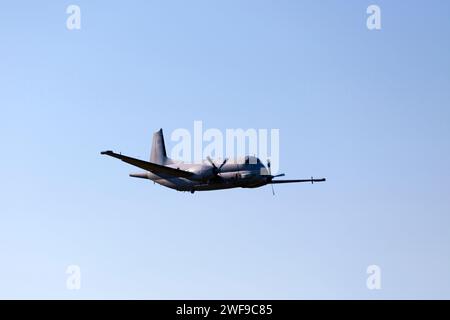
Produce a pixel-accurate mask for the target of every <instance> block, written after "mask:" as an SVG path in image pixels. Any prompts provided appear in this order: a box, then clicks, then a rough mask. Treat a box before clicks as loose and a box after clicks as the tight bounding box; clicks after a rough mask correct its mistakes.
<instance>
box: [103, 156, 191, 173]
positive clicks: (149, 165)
mask: <svg viewBox="0 0 450 320" xmlns="http://www.w3.org/2000/svg"><path fill="white" fill-rule="evenodd" d="M101 154H104V155H107V156H110V157H113V158H117V159H120V160H122V161H123V162H126V163H128V164H131V165H133V166H135V167H139V168H141V169H144V170H146V171H151V172H153V173H156V174H158V173H164V174H168V175H171V176H174V177H182V178H188V177H190V176H192V175H193V173H192V172H189V171H185V170H180V169H175V168H171V167H166V166H163V165H160V164H156V163H153V162H147V161H143V160H139V159H135V158H131V157H127V156H124V155H121V154H118V153H114V152H113V151H111V150H108V151H102V152H101Z"/></svg>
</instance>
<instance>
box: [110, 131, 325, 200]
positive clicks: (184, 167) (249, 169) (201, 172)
mask: <svg viewBox="0 0 450 320" xmlns="http://www.w3.org/2000/svg"><path fill="white" fill-rule="evenodd" d="M101 154H103V155H107V156H110V157H114V158H117V159H120V160H122V161H123V162H126V163H128V164H131V165H133V166H135V167H138V168H141V169H143V170H145V171H144V172H140V173H132V174H130V177H133V178H142V179H148V180H152V181H154V182H156V183H158V184H160V185H163V186H165V187H168V188H171V189H175V190H177V191H188V192H191V193H194V192H195V191H207V190H221V189H230V188H239V187H240V188H258V187H262V186H265V185H267V184H270V185H271V186H272V194H275V193H274V190H273V185H274V184H279V183H294V182H311V183H314V182H323V181H325V178H321V179H314V178H312V177H311V179H296V180H280V179H275V178H279V177H283V176H284V173H282V174H277V175H272V174H271V169H270V161H269V160H268V161H267V167H266V166H264V164H262V162H261V161H260V160H259V159H258V158H257V157H254V156H246V157H243V158H240V159H237V160H236V161H229V160H228V159H224V160H223V161H222V162H221V163H220V164H216V163H214V161H213V160H212V159H211V158H210V157H207V159H206V160H207V161H205V162H204V163H184V162H181V161H175V160H173V159H170V158H168V157H167V154H166V147H165V144H164V136H163V131H162V129H160V130H159V131H157V132H155V133H154V134H153V142H152V149H151V153H150V161H144V160H139V159H136V158H131V157H128V156H125V155H122V154H120V153H115V152H113V151H111V150H108V151H102V152H101Z"/></svg>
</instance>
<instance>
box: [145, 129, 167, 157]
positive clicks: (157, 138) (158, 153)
mask: <svg viewBox="0 0 450 320" xmlns="http://www.w3.org/2000/svg"><path fill="white" fill-rule="evenodd" d="M150 162H153V163H156V164H161V165H164V164H166V163H170V162H171V161H170V159H169V158H168V157H167V154H166V145H165V144H164V136H163V130H162V129H159V130H158V131H156V132H155V133H154V134H153V142H152V150H151V153H150Z"/></svg>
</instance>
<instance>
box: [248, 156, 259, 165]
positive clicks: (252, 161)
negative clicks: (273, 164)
mask: <svg viewBox="0 0 450 320" xmlns="http://www.w3.org/2000/svg"><path fill="white" fill-rule="evenodd" d="M259 163H261V161H259V159H258V158H256V157H250V156H246V157H245V164H259Z"/></svg>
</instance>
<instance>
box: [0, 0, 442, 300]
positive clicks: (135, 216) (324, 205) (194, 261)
mask: <svg viewBox="0 0 450 320" xmlns="http://www.w3.org/2000/svg"><path fill="white" fill-rule="evenodd" d="M373 3H376V4H378V5H379V6H380V7H381V10H382V30H380V31H369V30H368V29H367V28H366V17H367V14H366V8H367V6H368V5H370V4H373ZM69 4H78V5H79V6H80V7H81V15H82V17H81V19H82V20H81V21H82V22H81V27H82V28H81V30H78V31H68V30H67V29H66V18H67V15H66V13H65V10H66V7H67V6H68V5H69ZM449 15H450V2H448V1H438V0H434V1H386V0H385V1H365V0H360V1H356V0H353V1H344V0H341V1H337V0H335V1H331V0H330V1H317V0H309V1H295V0H291V1H289V0H282V1H265V0H263V1H261V0H231V1H207V0H203V1H181V0H180V1H99V0H97V1H10V2H5V3H4V4H3V5H2V9H1V10H0V39H1V43H2V44H1V50H0V90H1V91H0V92H1V94H0V108H1V115H2V116H1V117H0V143H1V150H2V151H1V155H2V156H1V162H0V163H1V166H0V179H1V181H2V183H1V184H0V252H1V255H0V259H1V260H0V298H62V299H79V298H139V299H141V298H150V299H161V298H177V299H197V298H202V299H215V298H236V299H240V298H245V299H259V298H267V299H271V298H273V299H275V298H276V299H278V298H282V299H303V298H309V299H314V298H325V299H330V298H331V299H332V298H340V299H347V298H357V299H360V298H368V299H379V298H447V299H448V298H450V187H449V182H450V166H449V164H450V125H449V124H450V19H449ZM195 120H202V121H203V123H204V126H205V128H219V129H221V130H224V129H226V128H244V129H245V128H267V129H271V128H278V129H280V140H281V146H280V147H281V149H280V152H281V155H280V165H281V171H282V172H285V173H286V175H287V177H288V178H305V177H306V178H307V177H310V176H311V175H314V176H317V177H319V176H325V177H327V179H328V181H327V182H326V183H323V184H314V185H310V184H293V185H278V186H275V188H276V192H277V195H276V196H275V197H273V196H272V195H271V191H270V187H264V188H260V189H255V190H247V189H234V190H227V191H218V192H207V193H195V194H194V195H191V194H189V193H178V192H175V191H173V190H170V189H166V188H163V187H161V186H158V185H153V183H151V182H147V181H144V180H136V179H132V178H129V177H128V173H129V172H132V171H135V169H134V168H132V167H130V166H127V165H126V164H124V163H121V162H120V161H117V160H115V159H111V158H107V157H102V156H100V154H99V153H100V151H102V150H105V149H113V150H116V151H121V152H123V153H126V154H129V155H132V156H136V157H140V158H143V159H147V158H148V156H149V152H150V143H151V135H152V132H153V131H155V130H157V129H159V128H161V127H162V128H164V130H165V132H166V134H167V135H168V134H170V132H172V131H173V130H175V129H177V128H187V129H192V126H193V122H194V121H195ZM166 141H167V147H168V149H170V148H171V147H173V145H174V144H173V143H171V142H170V141H169V139H168V137H166ZM71 264H76V265H79V266H80V267H81V271H82V281H81V282H82V288H81V290H78V291H70V290H67V289H66V277H67V275H66V274H65V270H66V268H67V266H68V265H71ZM371 264H376V265H379V266H380V267H381V270H382V289H381V290H379V291H370V290H368V289H367V288H366V278H367V274H366V268H367V266H368V265H371Z"/></svg>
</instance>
